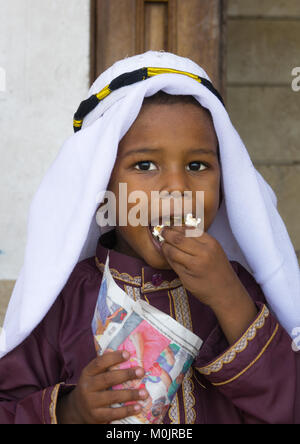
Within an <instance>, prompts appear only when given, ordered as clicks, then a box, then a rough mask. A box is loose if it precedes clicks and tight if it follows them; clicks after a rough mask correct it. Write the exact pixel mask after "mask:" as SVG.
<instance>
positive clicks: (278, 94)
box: [227, 0, 300, 258]
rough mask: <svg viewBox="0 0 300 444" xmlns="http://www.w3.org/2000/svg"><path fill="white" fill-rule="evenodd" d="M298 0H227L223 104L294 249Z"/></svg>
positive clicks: (298, 181) (299, 181)
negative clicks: (270, 192) (294, 72)
mask: <svg viewBox="0 0 300 444" xmlns="http://www.w3.org/2000/svg"><path fill="white" fill-rule="evenodd" d="M294 67H300V2H299V0H276V1H274V0H252V1H245V0H228V41H227V103H228V109H229V112H230V115H231V117H232V121H233V123H234V125H235V126H236V128H237V130H238V131H239V133H240V135H241V137H242V139H243V141H244V142H245V145H246V147H247V149H248V151H249V153H250V156H251V158H252V160H253V163H254V165H255V166H256V168H257V169H258V170H259V171H260V173H261V174H262V175H263V177H264V178H265V179H266V181H267V182H268V183H269V184H270V185H271V187H272V188H273V189H274V191H275V193H276V195H277V197H278V210H279V212H280V214H281V216H282V219H283V220H284V222H285V224H286V227H287V230H288V232H289V235H290V237H291V240H292V243H293V245H294V247H295V250H296V253H297V255H298V258H299V253H300V230H299V218H300V206H299V192H300V91H299V92H295V91H293V90H292V87H291V83H292V80H293V78H294V77H293V76H292V69H293V68H294Z"/></svg>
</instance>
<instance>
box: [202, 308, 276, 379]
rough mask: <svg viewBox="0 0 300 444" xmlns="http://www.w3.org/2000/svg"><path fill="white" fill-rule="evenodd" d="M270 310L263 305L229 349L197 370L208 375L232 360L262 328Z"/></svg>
mask: <svg viewBox="0 0 300 444" xmlns="http://www.w3.org/2000/svg"><path fill="white" fill-rule="evenodd" d="M269 314H270V312H269V310H268V308H267V307H266V305H264V306H263V308H262V311H261V313H260V315H259V316H258V318H257V319H256V320H255V321H254V322H253V323H252V324H251V325H250V327H249V328H248V330H247V331H246V333H244V334H243V336H242V337H241V338H240V339H239V340H238V341H237V342H236V343H235V344H233V346H232V347H230V349H229V350H227V351H226V352H225V353H224V354H223V355H222V356H220V357H219V358H218V359H216V360H215V361H213V362H212V363H211V364H209V365H207V366H205V367H198V368H197V370H198V371H199V372H200V373H202V374H203V375H210V374H211V373H216V372H218V371H220V370H221V369H222V368H223V365H224V364H229V363H230V362H232V361H233V360H234V359H235V357H236V355H237V353H241V352H242V351H243V350H245V349H246V348H247V345H248V342H249V341H252V340H253V339H254V338H255V336H256V334H257V331H258V330H259V329H260V328H262V327H263V326H264V324H265V320H266V318H267V317H268V316H269Z"/></svg>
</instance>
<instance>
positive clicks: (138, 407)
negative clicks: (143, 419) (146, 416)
mask: <svg viewBox="0 0 300 444" xmlns="http://www.w3.org/2000/svg"><path fill="white" fill-rule="evenodd" d="M133 408H134V410H135V411H136V412H137V411H138V410H141V406H140V404H135V406H134V407H133Z"/></svg>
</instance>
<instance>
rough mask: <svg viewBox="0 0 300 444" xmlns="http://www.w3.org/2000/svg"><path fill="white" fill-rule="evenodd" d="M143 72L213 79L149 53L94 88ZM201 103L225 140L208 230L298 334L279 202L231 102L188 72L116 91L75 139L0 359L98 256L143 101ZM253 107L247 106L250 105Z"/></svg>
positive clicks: (38, 232)
mask: <svg viewBox="0 0 300 444" xmlns="http://www.w3.org/2000/svg"><path fill="white" fill-rule="evenodd" d="M142 67H163V68H171V69H176V70H180V71H185V72H188V73H193V74H196V75H199V76H201V77H203V78H206V79H209V78H208V76H207V74H206V73H205V71H203V69H202V68H200V67H199V66H198V65H197V64H195V63H194V62H192V61H191V60H189V59H186V58H182V57H179V56H176V55H174V54H170V53H166V52H153V51H148V52H146V53H145V54H141V55H137V56H134V57H130V58H126V59H124V60H121V61H119V62H117V63H115V64H114V65H113V66H112V67H110V68H109V69H108V70H107V71H105V72H104V73H103V74H102V75H101V76H100V77H99V78H98V79H97V80H96V81H95V83H94V84H93V85H92V87H91V89H90V91H89V96H91V95H92V94H95V93H98V92H99V91H100V90H102V89H103V88H104V87H105V86H106V85H108V84H109V83H110V82H111V81H112V80H113V79H115V78H116V77H118V76H119V75H120V74H123V73H126V72H131V71H134V70H136V69H139V68H142ZM159 90H163V91H165V92H166V93H168V94H182V95H192V96H194V97H195V98H196V99H197V100H198V101H199V102H200V104H201V105H202V106H203V107H205V108H208V110H209V111H210V113H211V115H212V118H213V123H214V127H215V131H216V134H217V137H218V141H219V149H220V160H221V167H222V171H221V181H222V183H221V185H222V189H223V195H224V198H223V202H222V205H221V206H220V208H219V210H218V213H217V216H216V218H215V220H214V222H213V223H212V225H211V226H210V228H209V230H208V233H209V234H211V235H212V236H214V237H215V238H216V239H217V240H218V241H219V242H220V244H221V245H222V247H223V249H224V251H225V252H226V254H227V257H228V259H229V260H235V261H238V262H239V263H241V264H242V265H243V266H244V267H245V268H246V269H247V270H248V271H249V272H250V273H252V275H253V276H254V278H255V280H256V281H257V283H258V284H260V286H261V288H262V290H263V292H264V295H265V297H266V299H267V301H268V304H269V306H270V307H271V309H272V311H273V312H274V313H275V315H276V316H277V318H278V320H279V322H280V323H281V325H282V326H283V327H284V328H285V329H286V330H287V332H288V333H289V334H290V335H291V336H292V331H293V329H294V328H295V327H299V326H300V273H299V266H298V261H297V258H296V255H295V251H294V248H293V246H292V243H291V240H290V238H289V235H288V232H287V230H286V227H285V225H284V223H283V221H282V219H281V217H280V215H279V213H278V211H277V208H276V206H277V199H276V196H275V194H274V192H273V190H272V189H271V187H270V186H269V185H268V184H267V182H266V181H265V180H264V179H263V177H262V176H261V175H260V173H259V172H258V171H257V170H256V169H255V168H254V166H253V164H252V161H251V159H250V157H249V155H248V152H247V150H246V148H245V146H244V144H243V142H242V140H241V139H240V137H239V135H238V133H237V132H236V130H235V129H234V127H233V126H232V123H231V121H230V119H229V116H228V114H227V112H226V110H225V108H224V106H223V105H222V103H221V101H220V100H219V99H218V98H217V97H216V96H215V95H214V94H213V93H212V92H211V91H210V90H209V89H208V88H207V87H206V86H204V85H203V84H201V83H198V82H197V81H195V80H194V79H192V78H190V77H187V76H185V75H181V74H159V75H156V76H154V77H151V78H149V79H146V80H143V81H140V82H137V83H135V84H133V85H130V86H124V87H122V88H120V89H117V90H116V91H113V92H112V93H111V94H110V95H109V96H107V97H106V98H105V99H103V100H102V101H101V102H100V103H99V104H98V105H97V107H96V108H95V109H94V110H93V111H91V112H90V113H89V114H88V115H87V116H86V118H85V119H84V121H83V125H82V129H81V130H80V131H79V132H77V133H76V134H74V135H73V136H71V137H70V138H68V139H67V140H66V142H65V143H64V144H63V146H62V148H61V150H60V151H59V153H58V155H57V157H56V159H55V160H54V162H53V163H52V165H51V166H50V168H49V170H48V172H47V173H46V175H45V177H44V179H43V181H42V182H41V184H40V186H39V188H38V190H37V192H36V194H35V196H34V198H33V200H32V203H31V206H30V211H29V220H28V233H27V245H26V250H25V258H24V263H23V266H22V269H21V272H20V275H19V277H18V279H17V282H16V285H15V287H14V290H13V293H12V296H11V300H10V303H9V306H8V310H7V313H6V317H5V321H4V326H3V330H2V334H1V337H0V357H1V356H3V355H5V354H6V353H8V352H9V351H10V350H12V349H13V348H14V347H16V346H17V345H18V344H20V343H21V342H22V341H23V340H24V339H25V338H26V337H27V336H28V335H29V334H30V333H31V332H32V330H33V329H34V328H35V327H36V326H37V325H38V323H39V322H40V321H41V320H42V319H43V317H44V316H45V315H46V313H47V312H48V310H49V309H50V307H51V306H52V304H53V303H54V301H55V299H56V298H57V296H58V295H59V293H60V292H61V290H62V289H63V287H64V285H65V284H66V282H67V280H68V278H69V276H70V274H71V272H72V270H73V268H74V266H75V265H76V263H77V262H79V261H80V260H83V259H85V258H87V257H90V256H93V255H94V254H95V250H96V244H97V240H98V238H99V235H100V232H99V227H98V226H97V224H96V220H95V212H96V210H97V207H98V206H99V203H100V202H101V201H102V197H103V195H104V192H105V190H106V188H107V185H108V182H109V178H110V175H111V172H112V169H113V167H114V163H115V159H116V155H117V150H118V144H119V141H120V140H121V138H122V137H123V136H124V135H125V133H126V132H127V131H128V129H129V128H130V126H131V125H132V124H133V122H134V120H135V119H136V117H137V115H138V113H139V111H140V108H141V105H142V102H143V99H144V97H146V96H151V95H153V94H155V93H156V92H157V91H159ZM245 106H246V104H245Z"/></svg>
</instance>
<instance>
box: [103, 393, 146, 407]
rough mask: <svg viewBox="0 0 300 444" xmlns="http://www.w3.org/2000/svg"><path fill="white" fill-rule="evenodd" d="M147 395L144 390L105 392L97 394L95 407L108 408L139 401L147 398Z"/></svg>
mask: <svg viewBox="0 0 300 444" xmlns="http://www.w3.org/2000/svg"><path fill="white" fill-rule="evenodd" d="M148 396H149V393H148V392H147V390H145V389H141V390H136V389H126V390H123V389H122V390H107V391H101V392H99V394H98V402H97V407H108V406H109V407H110V406H111V405H113V404H124V403H125V402H131V403H132V402H133V401H141V400H144V399H146V398H148Z"/></svg>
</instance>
